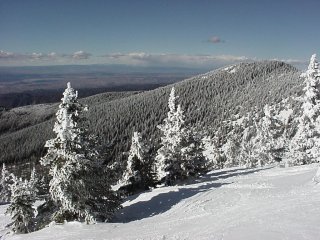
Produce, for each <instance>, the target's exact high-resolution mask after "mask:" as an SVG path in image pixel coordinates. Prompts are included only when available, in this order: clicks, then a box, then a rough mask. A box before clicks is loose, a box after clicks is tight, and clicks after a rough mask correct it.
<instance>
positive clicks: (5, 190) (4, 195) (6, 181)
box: [0, 163, 12, 202]
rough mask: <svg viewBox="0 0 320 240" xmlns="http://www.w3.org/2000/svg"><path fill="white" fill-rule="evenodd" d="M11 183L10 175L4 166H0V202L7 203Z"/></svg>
mask: <svg viewBox="0 0 320 240" xmlns="http://www.w3.org/2000/svg"><path fill="white" fill-rule="evenodd" d="M11 183H12V179H11V175H10V173H9V171H8V170H7V168H6V165H5V164H4V163H3V164H2V170H1V179H0V201H1V202H9V201H10V198H11V190H10V184H11Z"/></svg>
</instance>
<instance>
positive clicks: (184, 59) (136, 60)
mask: <svg viewBox="0 0 320 240" xmlns="http://www.w3.org/2000/svg"><path fill="white" fill-rule="evenodd" d="M102 57H105V58H107V59H108V61H109V62H110V63H118V64H130V65H145V66H181V67H182V66H186V67H216V66H223V65H226V64H232V63H237V62H248V61H252V60H254V59H250V58H248V57H245V56H232V55H218V56H215V55H201V54H198V55H188V54H148V53H144V52H132V53H114V54H106V55H104V56H102Z"/></svg>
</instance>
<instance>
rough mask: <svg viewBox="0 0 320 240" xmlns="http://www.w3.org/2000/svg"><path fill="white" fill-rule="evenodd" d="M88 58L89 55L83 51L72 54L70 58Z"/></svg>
mask: <svg viewBox="0 0 320 240" xmlns="http://www.w3.org/2000/svg"><path fill="white" fill-rule="evenodd" d="M90 56H91V53H87V52H84V51H77V52H75V53H73V54H72V58H73V59H77V60H82V59H88V58H89V57H90Z"/></svg>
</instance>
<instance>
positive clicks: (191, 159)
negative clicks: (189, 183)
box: [181, 128, 208, 178]
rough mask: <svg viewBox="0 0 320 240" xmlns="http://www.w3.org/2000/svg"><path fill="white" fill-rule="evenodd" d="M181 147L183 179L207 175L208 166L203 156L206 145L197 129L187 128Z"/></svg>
mask: <svg viewBox="0 0 320 240" xmlns="http://www.w3.org/2000/svg"><path fill="white" fill-rule="evenodd" d="M181 146H182V148H181V167H182V170H183V172H182V177H183V178H187V177H189V176H192V177H195V176H198V175H201V174H203V173H205V172H206V171H207V170H208V166H207V161H206V158H205V156H204V155H203V151H204V144H203V141H202V136H201V134H200V133H198V132H197V131H196V129H191V128H185V130H184V136H183V138H182V141H181Z"/></svg>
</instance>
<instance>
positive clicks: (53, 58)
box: [0, 50, 91, 64]
mask: <svg viewBox="0 0 320 240" xmlns="http://www.w3.org/2000/svg"><path fill="white" fill-rule="evenodd" d="M90 56H91V54H90V53H87V52H84V51H77V52H75V53H72V54H65V53H62V54H58V53H55V52H51V53H37V52H34V53H12V52H7V51H3V50H0V63H8V62H9V63H18V64H28V63H56V62H59V63H68V62H72V61H80V60H87V59H89V58H90Z"/></svg>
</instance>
